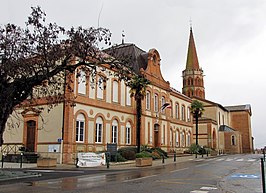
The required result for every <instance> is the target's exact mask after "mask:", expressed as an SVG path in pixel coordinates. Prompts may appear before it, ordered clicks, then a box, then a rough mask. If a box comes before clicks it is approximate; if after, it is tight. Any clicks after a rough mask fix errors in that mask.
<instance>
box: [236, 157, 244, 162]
mask: <svg viewBox="0 0 266 193" xmlns="http://www.w3.org/2000/svg"><path fill="white" fill-rule="evenodd" d="M236 161H237V162H242V161H244V159H242V158H241V159H237V160H236Z"/></svg>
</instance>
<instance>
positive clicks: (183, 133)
mask: <svg viewBox="0 0 266 193" xmlns="http://www.w3.org/2000/svg"><path fill="white" fill-rule="evenodd" d="M185 142H186V139H185V132H184V131H182V133H181V144H182V147H185Z"/></svg>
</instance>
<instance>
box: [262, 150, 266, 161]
mask: <svg viewBox="0 0 266 193" xmlns="http://www.w3.org/2000/svg"><path fill="white" fill-rule="evenodd" d="M262 152H263V161H265V149H263V151H262Z"/></svg>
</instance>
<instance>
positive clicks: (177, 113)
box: [175, 103, 179, 119]
mask: <svg viewBox="0 0 266 193" xmlns="http://www.w3.org/2000/svg"><path fill="white" fill-rule="evenodd" d="M175 118H176V119H179V104H178V103H176V104H175Z"/></svg>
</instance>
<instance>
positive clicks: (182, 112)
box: [181, 105, 186, 121]
mask: <svg viewBox="0 0 266 193" xmlns="http://www.w3.org/2000/svg"><path fill="white" fill-rule="evenodd" d="M181 117H182V120H183V121H185V120H186V114H185V106H184V105H182V108H181Z"/></svg>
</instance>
